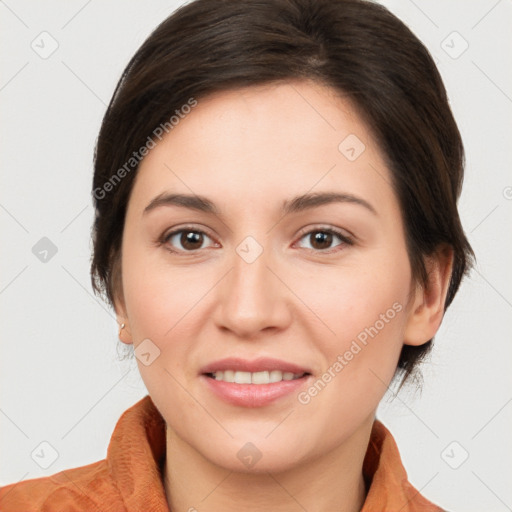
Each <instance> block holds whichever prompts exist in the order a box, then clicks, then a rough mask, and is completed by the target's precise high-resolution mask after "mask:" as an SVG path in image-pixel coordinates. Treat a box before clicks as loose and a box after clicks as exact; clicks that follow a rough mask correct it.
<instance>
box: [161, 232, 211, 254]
mask: <svg viewBox="0 0 512 512" xmlns="http://www.w3.org/2000/svg"><path fill="white" fill-rule="evenodd" d="M207 240H211V239H210V237H209V236H208V235H207V234H206V233H203V232H202V231H198V230H192V229H180V230H178V231H173V232H171V233H169V234H168V235H166V236H165V237H164V242H165V243H167V244H169V245H171V246H172V247H173V249H177V251H176V252H179V251H182V252H191V251H196V250H198V249H203V248H204V247H203V246H204V244H205V242H206V241H207Z"/></svg>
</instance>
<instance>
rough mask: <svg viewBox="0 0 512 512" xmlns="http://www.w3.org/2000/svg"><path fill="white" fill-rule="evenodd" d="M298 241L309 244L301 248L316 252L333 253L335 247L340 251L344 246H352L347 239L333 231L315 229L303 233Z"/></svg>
mask: <svg viewBox="0 0 512 512" xmlns="http://www.w3.org/2000/svg"><path fill="white" fill-rule="evenodd" d="M300 240H306V241H307V242H308V243H309V245H306V246H303V247H304V248H306V249H310V250H314V251H317V252H334V250H337V249H336V248H337V247H339V248H340V249H341V248H342V247H343V246H345V245H353V241H352V240H351V239H350V238H349V237H347V236H346V235H344V234H342V233H340V232H338V231H336V230H334V229H315V230H312V231H309V232H308V233H305V234H304V235H303V236H302V237H301V239H300ZM333 244H334V245H333ZM340 246H341V247H340ZM332 249H334V250H332Z"/></svg>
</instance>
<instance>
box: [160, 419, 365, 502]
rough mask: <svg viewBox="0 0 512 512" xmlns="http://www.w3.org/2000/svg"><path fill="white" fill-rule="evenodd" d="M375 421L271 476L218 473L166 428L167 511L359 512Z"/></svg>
mask: <svg viewBox="0 0 512 512" xmlns="http://www.w3.org/2000/svg"><path fill="white" fill-rule="evenodd" d="M373 419H374V418H373V417H371V418H368V421H367V422H365V424H364V425H362V426H361V428H360V429H359V430H358V431H356V432H355V433H354V434H353V435H352V436H351V437H350V438H349V439H347V440H346V441H345V442H344V443H343V444H342V445H340V446H338V447H336V448H335V449H334V450H331V451H330V452H329V453H328V454H323V455H322V456H320V457H317V458H316V459H314V460H310V461H307V462H304V463H303V464H301V465H300V466H299V467H294V468H292V469H290V470H288V471H284V472H275V473H273V472H264V473H241V472H235V471H231V470H228V469H226V468H222V467H219V466H217V465H215V464H212V463H211V462H210V461H208V460H207V459H205V458H204V457H202V455H201V454H199V453H198V452H197V451H196V450H194V448H192V447H191V446H190V445H189V444H188V443H186V442H185V441H183V440H182V439H180V438H179V437H178V436H177V435H176V433H175V432H173V431H171V429H170V428H168V429H167V434H166V435H167V453H166V462H165V476H164V485H165V492H166V495H167V500H168V502H169V508H170V510H171V511H172V512H194V511H196V512H197V511H198V510H201V511H204V512H210V511H211V512H215V511H219V510H222V511H223V512H231V511H235V510H236V511H239V510H244V511H247V512H253V511H261V510H267V509H268V510H272V511H275V512H291V511H296V510H300V509H302V510H307V511H308V512H327V511H329V512H332V511H336V512H358V511H360V510H361V508H362V506H363V503H364V500H365V497H366V487H365V481H364V478H363V471H362V468H363V460H364V456H365V454H366V450H367V448H368V443H369V439H370V433H371V427H372V424H373ZM168 463H169V464H168Z"/></svg>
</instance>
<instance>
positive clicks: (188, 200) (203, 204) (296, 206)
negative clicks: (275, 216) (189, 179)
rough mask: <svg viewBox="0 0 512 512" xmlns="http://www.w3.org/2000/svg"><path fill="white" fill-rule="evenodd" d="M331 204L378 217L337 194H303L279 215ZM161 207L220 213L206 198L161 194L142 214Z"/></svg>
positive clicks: (348, 196) (361, 203) (359, 202)
mask: <svg viewBox="0 0 512 512" xmlns="http://www.w3.org/2000/svg"><path fill="white" fill-rule="evenodd" d="M332 203H349V204H355V205H359V206H362V207H364V208H366V209H367V210H368V211H370V212H371V213H373V214H374V215H378V214H377V211H376V210H375V208H374V207H373V206H372V205H371V204H370V203H369V202H368V201H365V200H364V199H362V198H360V197H357V196H354V195H352V194H346V193H339V192H316V193H308V194H303V195H300V196H297V197H294V198H292V199H288V200H286V201H284V202H283V204H282V206H281V213H282V214H283V215H288V214H290V213H298V212H302V211H304V210H308V209H311V208H316V207H319V206H323V205H327V204H332ZM161 206H180V207H183V208H189V209H191V210H197V211H200V212H204V213H210V214H214V215H219V216H220V211H219V209H218V208H217V206H215V204H214V203H213V202H212V201H210V200H209V199H208V198H207V197H204V196H198V195H196V194H171V193H162V194H159V195H158V196H156V197H155V198H154V199H152V200H151V201H150V203H149V204H148V205H147V206H146V208H144V212H143V213H144V214H146V213H148V212H149V211H151V210H154V209H155V208H158V207H161Z"/></svg>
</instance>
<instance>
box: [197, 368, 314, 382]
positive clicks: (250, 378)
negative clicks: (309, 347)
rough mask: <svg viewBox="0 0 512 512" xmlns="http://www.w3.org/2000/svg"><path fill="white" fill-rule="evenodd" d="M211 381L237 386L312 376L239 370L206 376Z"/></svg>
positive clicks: (207, 374)
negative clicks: (231, 383)
mask: <svg viewBox="0 0 512 512" xmlns="http://www.w3.org/2000/svg"><path fill="white" fill-rule="evenodd" d="M204 375H206V376H207V377H210V378H211V379H215V380H220V381H222V382H233V383H235V384H255V385H262V384H274V383H276V382H281V381H289V380H297V379H301V378H302V377H305V376H307V375H311V374H310V373H308V372H302V373H293V372H283V371H281V370H271V371H261V372H244V371H237V370H224V371H217V372H211V373H206V374H204Z"/></svg>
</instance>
